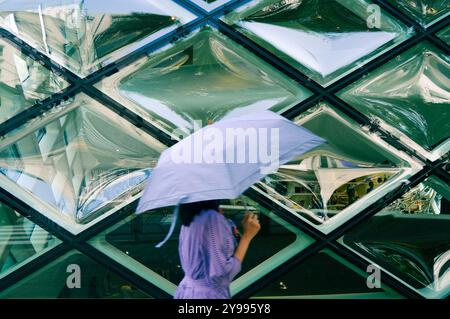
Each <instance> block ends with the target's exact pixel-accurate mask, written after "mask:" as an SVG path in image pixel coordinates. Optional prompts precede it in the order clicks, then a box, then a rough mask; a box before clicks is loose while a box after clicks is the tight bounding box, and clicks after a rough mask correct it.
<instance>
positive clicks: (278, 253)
mask: <svg viewBox="0 0 450 319" xmlns="http://www.w3.org/2000/svg"><path fill="white" fill-rule="evenodd" d="M131 206H133V205H131ZM222 208H223V209H224V214H225V216H226V217H227V218H230V219H232V220H234V221H235V222H236V224H237V225H240V220H241V219H242V217H243V214H244V212H245V209H246V208H247V209H249V210H256V211H258V212H259V216H260V218H259V219H260V222H261V231H260V233H259V234H258V236H257V237H256V238H255V240H254V241H253V242H252V246H251V248H250V250H249V251H248V253H247V255H246V257H245V260H244V263H243V265H242V271H241V273H240V274H239V275H238V276H237V277H236V279H235V280H234V281H233V283H232V286H231V290H232V294H233V293H236V292H237V291H239V290H241V289H243V288H245V287H246V286H247V285H249V284H250V283H252V282H254V281H256V280H258V279H259V278H260V277H261V276H263V275H264V274H266V273H268V272H269V271H270V270H271V269H273V268H275V267H277V266H279V264H280V263H282V262H283V261H285V260H286V259H289V258H290V257H292V256H293V255H295V254H296V253H298V252H299V251H301V250H302V249H304V248H305V247H307V246H308V245H309V244H311V243H312V241H313V240H312V239H311V238H310V237H308V236H306V235H305V234H303V233H301V232H300V231H299V230H297V229H296V228H295V227H293V226H291V225H290V224H288V223H287V222H286V221H284V220H282V219H281V218H280V217H278V216H276V215H275V214H274V213H272V212H270V211H268V210H267V209H265V208H264V207H262V206H260V205H259V204H257V203H256V202H254V201H252V200H250V199H249V198H247V197H245V196H241V197H240V198H238V199H236V200H230V201H224V205H222ZM125 209H129V210H130V212H134V207H129V208H125ZM172 212H173V207H169V208H161V209H157V210H154V211H150V212H148V213H145V214H142V215H132V216H130V217H128V218H127V219H125V220H124V221H122V222H120V223H118V224H117V225H115V226H114V227H112V228H111V229H109V230H108V231H106V232H105V233H104V234H101V235H100V236H98V237H97V238H96V239H95V240H93V241H92V242H91V243H92V245H94V246H95V247H96V248H97V249H99V250H101V251H103V252H104V253H105V254H108V255H109V256H111V257H112V258H114V259H116V260H117V261H119V262H121V263H126V264H127V265H128V266H129V268H130V269H132V270H133V271H135V272H136V273H138V274H140V275H141V276H142V277H144V278H147V279H148V280H149V281H150V282H152V283H154V284H156V285H157V286H159V287H160V288H162V289H164V290H165V291H167V292H169V293H174V292H175V288H176V285H177V284H178V283H179V282H180V281H181V279H182V278H183V270H182V268H181V266H180V261H179V257H178V233H179V227H180V225H177V228H176V229H175V232H174V234H173V236H172V237H171V238H170V240H169V241H168V242H167V243H166V244H165V245H164V246H163V247H161V248H155V245H156V244H158V243H159V242H160V241H161V240H162V239H163V238H164V237H165V235H166V234H167V232H168V230H169V227H170V223H171V220H172Z"/></svg>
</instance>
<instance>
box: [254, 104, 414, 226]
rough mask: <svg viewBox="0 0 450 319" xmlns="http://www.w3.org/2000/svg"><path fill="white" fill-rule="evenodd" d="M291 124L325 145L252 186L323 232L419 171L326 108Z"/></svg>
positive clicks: (310, 113) (382, 144) (372, 135)
mask: <svg viewBox="0 0 450 319" xmlns="http://www.w3.org/2000/svg"><path fill="white" fill-rule="evenodd" d="M295 122H296V123H298V124H299V125H301V126H303V127H305V128H307V129H309V130H310V131H312V132H313V133H315V134H317V135H318V136H320V137H322V138H323V139H325V140H326V141H327V143H325V144H323V145H321V146H319V147H317V148H315V149H313V150H311V151H309V152H307V153H305V154H303V155H302V156H301V157H299V158H298V159H296V160H294V161H292V162H290V163H287V164H286V165H282V166H281V167H280V169H279V170H278V171H277V172H276V173H275V174H271V175H268V176H267V177H266V178H265V179H263V181H262V182H260V183H258V184H256V186H255V187H254V188H255V190H257V191H258V192H260V193H262V194H264V195H265V196H268V197H269V198H270V199H271V200H273V201H275V202H277V203H278V204H281V205H283V206H284V207H285V208H287V209H288V210H290V211H291V212H292V213H294V214H295V215H298V216H300V217H301V218H304V219H305V220H307V221H308V222H309V223H311V224H312V225H315V226H316V227H317V228H319V229H320V230H321V231H323V232H324V233H329V232H330V231H331V230H333V229H334V228H336V227H337V226H339V225H341V224H342V223H344V222H345V221H347V220H349V219H350V218H351V217H353V216H354V215H355V214H357V213H358V212H360V211H361V210H362V209H364V208H365V207H367V206H368V205H369V204H371V203H373V202H374V201H376V200H377V199H379V198H380V197H382V196H384V195H386V194H387V193H388V192H389V191H391V190H392V189H394V188H396V187H397V186H398V184H399V183H400V182H401V180H403V179H405V178H407V177H408V176H411V175H413V174H415V173H416V172H417V171H418V169H419V168H420V167H421V166H420V165H419V164H416V163H415V162H413V161H412V160H411V159H409V158H408V157H407V156H406V155H405V154H403V153H401V152H399V151H397V150H396V149H395V148H392V147H390V146H388V145H387V144H385V143H383V142H382V141H381V140H380V138H379V137H377V136H376V135H374V134H368V133H365V132H364V131H362V130H361V127H360V126H358V125H356V124H355V123H354V122H352V121H351V120H350V119H349V118H347V117H346V116H344V115H343V114H341V113H340V112H338V111H336V110H334V109H333V108H332V107H330V106H329V105H327V104H324V103H321V104H319V105H317V106H316V107H313V108H312V109H310V110H309V111H307V112H305V113H302V114H301V115H300V116H299V117H298V118H296V119H295Z"/></svg>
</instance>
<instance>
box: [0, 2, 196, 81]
mask: <svg viewBox="0 0 450 319" xmlns="http://www.w3.org/2000/svg"><path fill="white" fill-rule="evenodd" d="M194 18H195V16H194V15H193V14H191V13H189V12H188V11H186V10H184V9H183V8H181V7H180V6H178V5H176V4H175V3H173V2H172V1H170V0H164V1H159V0H147V1H140V0H128V1H121V0H109V1H108V4H107V5H105V2H104V1H102V0H50V1H40V0H5V1H2V2H1V3H0V26H1V27H3V28H5V29H8V30H9V31H10V32H13V33H14V34H16V35H18V36H19V37H21V38H22V39H24V40H25V41H26V42H28V43H29V44H30V45H31V46H33V47H34V48H36V49H38V50H40V51H42V52H43V53H45V54H47V55H49V56H50V57H52V58H53V59H55V60H56V61H57V62H59V63H61V64H63V65H65V66H66V67H67V68H69V69H70V70H72V71H73V72H75V73H77V74H79V75H80V76H85V75H87V74H89V73H90V72H92V71H95V70H96V69H98V68H99V67H101V66H103V65H105V64H108V63H110V62H111V61H113V60H116V59H117V58H119V57H121V56H123V55H125V54H127V53H128V52H131V51H133V50H135V49H137V48H139V47H140V46H142V45H143V44H145V43H147V42H150V41H151V40H153V39H156V38H157V37H159V36H161V35H163V34H165V33H167V32H169V31H171V30H174V29H176V28H177V27H179V26H181V25H183V24H184V23H187V22H189V21H191V20H193V19H194Z"/></svg>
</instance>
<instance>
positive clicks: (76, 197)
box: [0, 94, 165, 233]
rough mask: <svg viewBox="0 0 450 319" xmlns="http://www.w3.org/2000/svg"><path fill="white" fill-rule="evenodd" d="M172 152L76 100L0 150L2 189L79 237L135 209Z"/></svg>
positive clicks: (93, 104)
mask: <svg viewBox="0 0 450 319" xmlns="http://www.w3.org/2000/svg"><path fill="white" fill-rule="evenodd" d="M164 148H165V146H164V145H162V144H161V143H159V142H158V141H157V140H155V139H154V138H152V137H151V136H149V135H147V134H146V133H144V132H143V131H142V130H140V129H138V128H136V127H135V126H133V125H132V124H131V123H130V122H128V121H127V120H125V119H123V118H121V117H120V116H119V115H117V114H116V113H114V112H112V111H111V110H109V109H108V108H106V107H104V106H102V105H101V104H99V103H97V102H96V101H94V100H92V99H90V98H89V97H87V96H85V95H84V94H80V95H77V96H76V97H75V98H74V99H73V100H72V101H69V102H68V103H67V105H65V106H64V107H63V108H62V110H60V111H59V112H58V111H57V110H56V111H54V114H49V115H48V116H43V117H42V118H37V119H34V120H32V121H30V123H27V124H25V125H24V126H23V127H21V128H19V129H18V130H16V132H14V134H11V136H9V137H7V138H6V140H5V141H4V143H3V144H2V145H1V146H0V186H2V187H4V188H5V189H7V190H8V191H10V192H11V193H13V194H14V195H15V196H17V197H19V198H21V199H22V200H23V201H24V202H26V203H28V204H29V205H31V206H32V207H34V208H35V209H36V210H38V211H40V212H41V213H42V214H44V215H46V216H47V217H49V218H50V219H52V220H55V221H56V222H57V223H59V224H60V225H61V226H63V227H65V228H66V229H68V230H69V231H71V232H73V233H78V232H79V231H81V230H83V229H85V228H87V227H89V226H90V225H91V224H92V222H93V221H98V218H99V217H100V216H104V215H105V214H106V213H112V212H113V211H116V210H118V209H119V208H120V207H121V206H123V205H126V204H128V203H130V202H131V201H132V200H133V199H134V198H135V197H136V196H137V195H138V194H139V193H140V192H141V190H142V188H143V186H144V182H145V180H146V178H147V177H148V176H149V174H151V167H153V166H154V165H155V164H156V160H157V159H158V157H159V154H160V152H161V151H162V150H163V149H164Z"/></svg>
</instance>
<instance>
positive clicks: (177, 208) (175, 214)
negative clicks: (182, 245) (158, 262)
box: [155, 196, 187, 248]
mask: <svg viewBox="0 0 450 319" xmlns="http://www.w3.org/2000/svg"><path fill="white" fill-rule="evenodd" d="M186 198H187V196H183V197H181V198H180V200H179V201H178V203H177V206H175V208H174V210H173V217H172V223H171V224H170V228H169V232H168V233H167V235H166V237H165V238H164V239H163V240H162V241H161V242H160V243H159V244H157V245H156V246H155V247H156V248H161V247H162V246H163V245H164V244H165V243H166V242H167V241H168V240H169V239H170V237H171V236H172V234H173V231H174V230H175V226H176V225H177V220H178V215H179V214H180V204H181V202H182V201H183V200H184V199H186Z"/></svg>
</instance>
